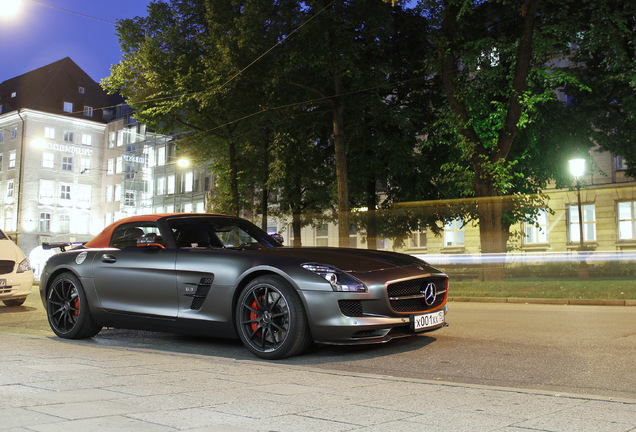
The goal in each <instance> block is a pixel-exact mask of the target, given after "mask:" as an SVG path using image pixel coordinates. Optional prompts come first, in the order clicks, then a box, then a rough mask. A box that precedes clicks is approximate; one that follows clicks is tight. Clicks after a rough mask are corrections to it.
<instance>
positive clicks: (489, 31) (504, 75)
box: [419, 0, 634, 279]
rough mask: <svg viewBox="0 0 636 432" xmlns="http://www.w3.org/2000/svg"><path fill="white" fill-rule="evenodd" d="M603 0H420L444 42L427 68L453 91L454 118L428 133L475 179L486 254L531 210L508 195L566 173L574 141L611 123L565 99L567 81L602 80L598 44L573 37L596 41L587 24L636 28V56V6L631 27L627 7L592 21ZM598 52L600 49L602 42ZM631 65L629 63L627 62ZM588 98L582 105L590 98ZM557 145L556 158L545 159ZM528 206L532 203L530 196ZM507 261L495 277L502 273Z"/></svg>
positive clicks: (500, 247) (626, 31)
mask: <svg viewBox="0 0 636 432" xmlns="http://www.w3.org/2000/svg"><path fill="white" fill-rule="evenodd" d="M600 3H603V2H592V1H588V0H584V1H577V2H574V1H559V2H556V1H552V0H525V1H517V0H503V1H473V0H447V1H441V0H440V1H438V0H422V1H421V2H420V3H419V11H420V13H421V15H422V17H423V18H424V19H425V20H426V23H427V25H426V28H427V30H426V32H427V34H428V35H429V36H430V38H431V40H432V41H433V43H434V44H435V46H436V50H437V56H436V58H435V62H428V67H429V71H430V73H431V76H432V77H433V79H435V80H438V81H439V84H440V86H441V88H442V89H443V93H444V96H445V97H444V104H443V106H441V107H440V114H441V115H440V119H444V120H445V121H446V122H447V124H448V125H450V126H451V127H450V128H446V129H445V130H442V131H441V132H442V133H441V134H440V132H439V131H435V130H431V129H429V130H428V131H427V132H428V133H429V139H432V140H439V141H446V142H447V143H448V145H449V146H451V148H452V149H454V151H455V158H454V160H452V161H450V162H449V163H448V164H446V165H445V166H444V169H445V170H446V171H447V173H448V175H447V176H446V180H447V181H453V182H457V184H464V185H466V184H468V183H470V185H471V187H470V188H466V189H465V192H464V193H465V195H464V196H468V197H470V196H473V197H475V198H477V199H476V201H475V202H474V207H473V208H472V209H467V214H466V215H465V219H468V220H470V219H471V218H475V219H477V220H478V221H479V229H480V239H481V252H482V253H497V252H505V250H506V242H507V239H508V236H509V227H510V225H511V223H512V222H513V221H514V220H515V219H516V220H519V218H520V217H521V218H522V217H523V216H522V215H520V214H519V212H516V211H515V202H516V201H515V200H504V199H501V198H502V197H504V196H514V195H515V194H516V193H521V192H529V191H534V192H540V190H541V189H542V188H543V187H544V186H545V184H546V183H547V181H548V180H550V179H554V178H559V177H561V174H560V173H559V171H562V170H563V168H562V165H561V164H560V163H559V160H563V159H564V156H565V154H566V153H568V152H571V150H572V148H573V147H579V148H580V149H588V148H590V147H591V146H592V145H593V141H591V138H592V137H594V136H598V135H599V134H598V133H594V132H593V131H594V129H595V128H599V126H600V125H601V124H602V122H601V121H599V119H600V117H602V116H599V117H598V118H597V119H596V121H594V119H593V118H591V117H590V116H589V115H586V114H584V113H582V112H581V110H580V109H575V110H573V109H571V108H572V107H571V106H569V105H568V104H566V103H563V102H560V101H558V100H557V98H558V95H559V94H563V91H564V90H565V91H566V92H568V93H569V94H580V95H583V94H586V95H587V97H589V95H588V94H587V93H588V91H589V88H590V87H589V84H590V82H593V81H594V80H595V79H596V78H594V77H595V72H598V70H595V68H593V67H592V68H590V67H589V66H590V62H589V60H588V59H587V58H585V56H586V55H587V54H588V53H589V52H590V51H589V50H587V49H586V50H578V51H577V49H576V46H575V45H573V43H575V42H577V40H578V39H579V38H580V37H581V35H583V36H582V37H583V39H585V40H586V41H587V42H586V43H583V44H581V45H580V46H581V47H588V46H589V47H591V46H594V45H596V44H594V43H591V40H592V39H593V38H596V37H598V34H597V35H593V34H592V33H594V31H592V30H588V31H586V30H585V29H586V28H587V29H594V30H596V31H597V32H598V33H601V34H603V35H604V36H606V37H607V38H608V39H609V40H612V41H613V42H617V41H626V40H629V37H631V41H632V42H631V43H632V45H629V44H628V46H631V50H632V51H631V52H632V55H633V28H634V27H633V6H630V8H631V9H632V12H631V20H632V21H631V26H632V27H630V24H628V23H626V22H625V21H624V19H625V18H624V16H623V17H622V18H620V19H619V18H617V17H616V15H618V14H613V15H612V17H613V18H609V20H610V21H613V22H615V23H620V25H619V26H618V28H617V27H613V30H612V31H606V30H599V28H598V27H594V26H593V25H592V26H590V22H592V23H594V21H599V20H600V18H598V17H597V18H594V16H595V15H596V14H598V15H600V16H604V17H606V18H607V16H606V15H603V14H602V12H604V11H605V6H603V5H600V6H599V4H600ZM603 4H604V3H603ZM623 9H627V7H623ZM628 15H629V14H628ZM590 20H591V21H590ZM630 32H631V33H630ZM628 35H631V36H628ZM590 44H591V45H590ZM596 54H601V53H600V50H597V51H596ZM577 59H581V61H582V63H580V64H578V65H577V67H576V68H575V69H576V72H577V73H575V72H574V70H573V69H572V68H571V67H568V65H570V64H572V62H576V61H577ZM429 60H430V59H429ZM606 60H608V57H607V56H604V55H600V56H599V57H598V58H597V59H595V60H594V61H595V62H596V61H599V62H601V63H603V62H604V61H606ZM631 61H633V56H632V60H631ZM625 66H626V65H625V64H624V63H622V64H621V66H620V67H625ZM632 66H633V63H632ZM620 67H619V68H620ZM632 71H633V69H632ZM623 83H625V80H624V79H623ZM588 100H589V101H590V103H596V104H599V109H600V110H601V111H606V110H608V109H609V108H610V105H609V104H608V103H607V101H605V102H603V100H602V98H599V97H598V95H596V96H595V97H594V98H593V101H592V100H591V99H588ZM624 100H625V98H623V99H621V101H624ZM579 106H580V107H581V108H582V107H583V106H584V104H580V105H579ZM574 112H577V113H578V114H583V115H582V116H581V117H579V118H578V119H577V121H575V122H569V123H566V122H564V123H556V122H555V121H558V120H564V121H565V120H567V119H572V118H573V113H574ZM549 115H551V116H553V117H552V118H549V117H548V116H549ZM582 125H584V126H583V127H581V126H582ZM574 126H579V128H578V129H577V128H575V127H574ZM557 129H560V130H561V131H562V133H560V134H559V136H560V137H561V138H562V140H561V141H559V142H555V141H554V137H553V136H548V135H547V134H546V132H548V131H555V130H557ZM598 132H600V134H601V135H604V136H607V134H608V133H610V131H609V130H607V129H605V130H603V131H600V130H599V131H598ZM573 143H575V144H573ZM548 154H549V155H552V156H554V157H553V158H552V159H551V160H546V155H548ZM540 168H543V169H540ZM537 204H540V203H537ZM523 206H526V208H527V206H528V203H527V202H524V203H523ZM501 270H502V269H498V271H493V272H492V273H490V274H487V275H486V277H490V278H494V279H498V278H501V277H502V276H503V273H502V271H501Z"/></svg>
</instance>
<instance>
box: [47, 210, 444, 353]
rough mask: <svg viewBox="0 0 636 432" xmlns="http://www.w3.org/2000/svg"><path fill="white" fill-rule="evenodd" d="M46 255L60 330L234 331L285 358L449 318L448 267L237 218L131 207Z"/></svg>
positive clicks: (384, 337) (50, 299) (254, 347)
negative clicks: (285, 233)
mask: <svg viewBox="0 0 636 432" xmlns="http://www.w3.org/2000/svg"><path fill="white" fill-rule="evenodd" d="M49 247H62V248H63V249H65V250H64V251H63V252H60V253H58V254H56V255H54V256H52V257H51V258H49V260H48V261H47V263H46V266H45V268H44V270H43V272H42V277H41V282H40V295H41V297H42V301H43V303H44V306H45V308H46V313H47V316H48V321H49V324H50V326H51V329H52V330H53V332H54V333H55V334H56V335H57V336H59V337H62V338H69V339H78V338H89V337H92V336H95V335H96V334H97V333H98V332H99V331H100V330H101V329H102V327H114V328H126V329H145V330H152V331H167V332H175V333H186V334H198V335H201V334H202V335H207V336H213V337H234V338H236V337H238V338H239V339H240V340H241V341H242V343H243V344H244V345H245V347H247V349H248V350H249V351H251V352H252V353H253V354H254V355H256V356H258V357H260V358H264V359H280V358H284V357H289V356H292V355H297V354H300V353H302V352H303V351H304V350H305V349H306V348H308V347H309V346H310V345H311V344H312V343H314V342H315V343H326V344H362V343H379V342H387V341H389V340H391V339H393V338H397V337H404V336H409V335H414V334H417V333H420V332H425V331H431V330H436V329H439V328H441V327H443V326H445V325H446V312H447V307H446V300H447V297H448V277H447V276H446V275H445V274H444V273H442V272H440V271H438V270H436V269H435V268H433V267H431V266H430V265H429V264H427V263H426V262H424V261H422V260H420V259H417V258H415V257H412V256H409V255H404V254H399V253H394V252H384V251H373V250H365V249H344V248H327V247H300V248H294V247H283V246H282V244H281V243H280V242H279V238H277V236H270V235H268V234H267V233H265V232H263V231H262V230H261V229H260V228H258V227H257V226H255V225H254V224H252V223H251V222H248V221H246V220H244V219H241V218H236V217H230V216H223V215H212V214H161V215H147V216H134V217H130V218H127V219H122V220H120V221H118V222H115V223H114V224H112V225H110V226H108V227H106V228H105V229H104V230H103V231H102V232H101V233H100V234H98V235H97V236H96V237H95V238H93V239H92V240H90V241H88V242H87V243H85V244H81V245H76V246H74V247H70V246H69V245H63V244H50V245H49Z"/></svg>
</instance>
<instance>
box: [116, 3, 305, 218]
mask: <svg viewBox="0 0 636 432" xmlns="http://www.w3.org/2000/svg"><path fill="white" fill-rule="evenodd" d="M297 9H298V4H297V3H296V2H293V1H285V0H281V1H274V2H272V1H265V0H261V1H259V0H252V1H237V0H210V1H204V0H172V1H171V2H170V3H167V2H153V3H151V4H150V6H149V8H148V12H149V13H148V16H147V17H137V18H134V19H128V20H122V21H120V22H119V23H118V26H117V34H118V36H119V39H120V44H121V46H122V50H123V52H124V55H123V58H122V61H121V62H120V63H119V64H117V65H114V66H113V68H112V71H111V75H110V76H109V77H108V78H107V79H105V80H104V81H103V85H104V87H105V88H106V89H107V90H109V91H111V92H116V91H118V92H120V93H121V94H122V95H123V96H124V97H125V98H126V101H127V103H128V104H129V105H130V106H132V107H133V108H134V109H135V117H136V118H137V119H138V120H139V121H141V122H144V123H147V124H148V125H149V126H150V127H152V128H155V129H156V130H158V131H160V132H164V133H178V134H180V135H181V137H182V138H181V140H180V142H179V146H180V148H182V149H185V151H187V152H188V153H190V154H191V155H193V156H195V157H196V158H197V159H198V160H200V161H207V160H212V161H214V163H215V171H216V173H217V175H218V176H219V178H220V184H221V190H220V191H219V193H218V198H219V203H220V204H221V207H220V208H219V210H220V211H224V212H228V213H231V214H239V212H240V211H241V208H243V207H244V202H243V198H244V197H242V195H243V193H244V191H246V190H248V189H249V188H245V187H240V185H241V183H242V182H243V184H244V183H246V182H247V183H250V182H251V181H252V180H253V179H249V178H245V176H244V175H243V173H245V172H253V171H254V170H253V168H254V163H255V161H256V162H257V163H260V165H257V166H258V167H259V168H261V170H260V172H263V169H262V168H263V167H266V166H267V164H268V162H267V158H253V157H252V156H253V155H254V151H253V149H254V146H256V145H257V143H259V142H260V143H261V144H262V145H263V146H264V147H267V145H268V139H271V137H272V135H271V134H269V135H268V134H264V133H263V124H267V123H268V120H267V119H265V118H264V117H266V116H267V114H268V113H267V112H264V110H263V106H267V105H268V97H269V93H270V92H271V85H272V82H271V81H269V80H268V79H266V78H265V79H264V77H267V76H268V72H269V71H270V70H276V69H277V68H279V67H280V63H279V62H281V61H283V59H282V58H281V57H280V56H265V57H262V58H259V56H260V55H261V54H263V53H265V52H267V50H269V49H270V48H271V47H273V46H275V45H276V43H277V42H278V41H279V40H280V39H281V38H282V37H283V36H284V35H285V34H288V33H289V32H290V31H291V30H290V28H291V27H293V26H294V25H295V23H296V19H295V18H294V13H295V11H296V10H297ZM255 59H259V61H257V62H252V61H253V60H255ZM257 113H258V114H260V115H255V114H257ZM269 114H270V116H272V117H273V116H274V115H275V113H269ZM273 121H274V120H273V119H270V120H269V123H271V122H273ZM263 138H265V139H263ZM258 153H267V150H266V148H265V149H264V150H262V152H261V149H259V151H258ZM257 171H258V170H257ZM264 183H265V181H263V180H262V184H264ZM264 219H265V218H264Z"/></svg>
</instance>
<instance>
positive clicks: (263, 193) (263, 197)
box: [261, 187, 269, 231]
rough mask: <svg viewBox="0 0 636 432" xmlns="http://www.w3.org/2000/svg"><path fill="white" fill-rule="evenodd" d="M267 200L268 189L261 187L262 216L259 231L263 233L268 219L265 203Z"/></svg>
mask: <svg viewBox="0 0 636 432" xmlns="http://www.w3.org/2000/svg"><path fill="white" fill-rule="evenodd" d="M268 200H269V189H267V188H266V187H263V190H262V191H261V214H262V215H263V217H262V219H261V229H262V230H263V231H267V217H268V211H267V210H268V209H267V201H268Z"/></svg>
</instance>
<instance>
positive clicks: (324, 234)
mask: <svg viewBox="0 0 636 432" xmlns="http://www.w3.org/2000/svg"><path fill="white" fill-rule="evenodd" d="M316 246H329V225H327V224H321V225H319V226H317V227H316Z"/></svg>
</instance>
